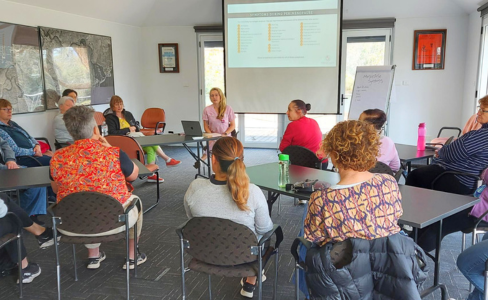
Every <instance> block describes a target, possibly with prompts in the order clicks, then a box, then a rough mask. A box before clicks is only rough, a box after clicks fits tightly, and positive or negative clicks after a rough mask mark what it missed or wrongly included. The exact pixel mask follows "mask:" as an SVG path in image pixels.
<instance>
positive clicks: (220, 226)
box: [176, 217, 283, 300]
mask: <svg viewBox="0 0 488 300" xmlns="http://www.w3.org/2000/svg"><path fill="white" fill-rule="evenodd" d="M176 233H177V234H178V236H179V238H180V251H181V252H180V258H181V261H180V262H181V270H180V271H181V284H182V293H183V295H182V298H183V299H186V292H185V274H186V272H188V271H191V270H193V271H196V272H200V273H205V274H208V292H209V294H210V299H212V285H211V275H217V276H223V277H250V276H256V277H257V281H256V284H257V286H258V299H260V300H261V299H262V291H263V290H262V270H263V268H264V266H265V265H266V261H267V259H268V258H269V257H270V256H271V255H276V256H275V279H274V286H273V299H276V297H277V295H276V294H277V293H276V288H277V285H278V249H279V246H280V243H281V242H282V241H283V231H282V229H281V227H280V226H279V225H274V226H273V229H272V230H270V231H268V232H267V233H265V234H264V235H263V236H262V237H261V239H260V240H259V241H258V240H257V237H256V235H255V234H254V232H252V231H251V229H249V228H248V227H247V226H245V225H242V224H237V223H235V222H232V221H230V220H227V219H219V218H210V217H198V218H192V219H190V220H189V221H187V222H185V223H184V224H182V225H180V226H179V227H178V228H177V229H176ZM273 235H275V236H276V242H275V247H274V248H273V247H271V246H270V247H268V251H267V252H266V253H263V246H264V245H265V242H268V243H269V241H270V239H271V237H272V236H273ZM185 252H187V253H188V254H190V255H191V256H192V257H193V258H192V259H191V260H190V262H189V264H188V266H187V267H185V256H184V253H185ZM263 256H264V257H263Z"/></svg>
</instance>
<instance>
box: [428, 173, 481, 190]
mask: <svg viewBox="0 0 488 300" xmlns="http://www.w3.org/2000/svg"><path fill="white" fill-rule="evenodd" d="M447 174H454V175H462V176H468V177H474V178H475V179H476V180H480V175H479V174H473V173H466V172H458V171H444V172H442V173H441V174H440V175H439V176H437V177H436V178H435V179H434V180H433V181H432V184H431V186H430V188H431V189H434V186H435V184H436V182H437V181H438V180H439V179H440V178H441V177H442V176H444V175H447Z"/></svg>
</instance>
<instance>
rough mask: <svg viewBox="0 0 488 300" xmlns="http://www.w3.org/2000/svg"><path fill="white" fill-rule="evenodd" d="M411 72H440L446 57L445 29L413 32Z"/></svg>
mask: <svg viewBox="0 0 488 300" xmlns="http://www.w3.org/2000/svg"><path fill="white" fill-rule="evenodd" d="M413 36H414V37H413V63H412V70H442V69H444V65H445V57H446V37H447V29H429V30H415V32H414V35H413Z"/></svg>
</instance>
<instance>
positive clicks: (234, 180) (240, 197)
mask: <svg viewBox="0 0 488 300" xmlns="http://www.w3.org/2000/svg"><path fill="white" fill-rule="evenodd" d="M227 186H228V187H229V191H230V193H231V195H232V199H234V202H235V203H236V204H237V207H239V209H240V210H243V211H248V210H249V207H248V206H247V199H248V198H249V176H247V173H246V165H244V162H243V161H242V159H241V158H239V159H236V160H235V161H234V162H233V163H232V164H231V165H230V166H229V168H228V169H227Z"/></svg>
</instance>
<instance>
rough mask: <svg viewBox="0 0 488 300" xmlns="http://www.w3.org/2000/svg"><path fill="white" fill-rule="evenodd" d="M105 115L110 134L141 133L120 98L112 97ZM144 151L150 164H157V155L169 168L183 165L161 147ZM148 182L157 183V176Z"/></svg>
mask: <svg viewBox="0 0 488 300" xmlns="http://www.w3.org/2000/svg"><path fill="white" fill-rule="evenodd" d="M104 115H105V122H106V123H107V127H108V134H112V135H130V133H132V132H139V128H138V126H137V123H136V119H135V118H134V116H133V115H132V114H131V113H130V112H129V111H126V110H125V109H124V101H122V98H120V97H119V96H112V98H111V99H110V110H108V111H106V112H105V113H104ZM142 149H143V150H144V152H146V153H147V163H148V164H154V163H155V162H156V154H157V155H158V156H159V157H161V158H163V159H164V161H165V162H166V166H167V167H174V166H176V165H179V164H180V163H181V161H179V160H176V159H173V158H171V157H169V156H168V155H166V154H165V153H164V152H163V150H162V149H161V147H159V146H148V147H143V148H142ZM153 177H154V178H153ZM159 179H160V180H159V182H163V181H164V180H163V179H162V178H159ZM148 182H156V175H153V176H150V177H148Z"/></svg>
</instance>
